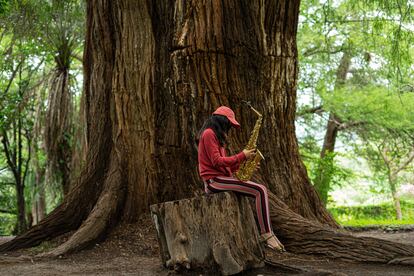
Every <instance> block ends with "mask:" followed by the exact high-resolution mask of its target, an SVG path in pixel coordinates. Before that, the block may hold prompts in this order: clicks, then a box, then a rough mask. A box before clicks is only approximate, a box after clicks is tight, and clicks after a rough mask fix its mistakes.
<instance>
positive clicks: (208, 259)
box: [151, 192, 264, 275]
mask: <svg viewBox="0 0 414 276" xmlns="http://www.w3.org/2000/svg"><path fill="white" fill-rule="evenodd" d="M151 215H152V218H153V220H154V223H155V226H156V229H157V232H158V242H159V244H160V255H161V261H162V263H163V265H164V266H165V267H167V268H170V269H172V268H174V269H175V270H180V269H190V268H191V269H203V270H208V271H219V272H221V273H222V274H224V275H232V274H236V273H239V272H241V271H244V270H247V269H251V268H257V267H263V266H264V253H263V249H262V248H261V246H260V244H259V235H258V230H257V227H256V222H255V220H254V217H253V213H252V210H251V207H250V204H249V201H248V199H247V198H246V197H243V196H238V195H236V194H234V193H232V192H223V193H217V194H212V195H204V196H199V197H194V198H190V199H184V200H177V201H168V202H164V203H161V204H156V205H151Z"/></svg>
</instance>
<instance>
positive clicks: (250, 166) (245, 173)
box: [236, 101, 264, 181]
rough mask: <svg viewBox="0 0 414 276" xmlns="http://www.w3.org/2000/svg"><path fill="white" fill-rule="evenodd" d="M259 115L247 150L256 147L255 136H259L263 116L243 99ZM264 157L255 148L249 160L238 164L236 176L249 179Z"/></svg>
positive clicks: (244, 179)
mask: <svg viewBox="0 0 414 276" xmlns="http://www.w3.org/2000/svg"><path fill="white" fill-rule="evenodd" d="M244 102H245V103H246V104H247V105H248V106H249V107H250V108H251V109H252V110H253V111H254V112H255V113H256V114H257V115H258V116H259V117H258V118H257V120H256V124H255V125H254V128H253V131H252V134H251V135H250V138H249V142H248V143H247V145H246V147H245V148H246V149H247V150H251V149H255V148H256V147H257V138H258V137H259V131H260V127H261V126H262V120H263V116H262V114H260V113H259V112H258V111H257V110H256V109H254V108H253V107H252V106H251V104H250V102H246V101H244ZM262 159H264V156H263V154H262V153H261V152H260V151H259V150H256V155H255V156H254V158H252V159H250V160H245V161H243V163H241V164H240V168H239V170H238V171H237V172H236V176H237V178H238V179H240V180H241V181H247V180H250V179H251V178H252V176H253V173H254V171H255V170H256V167H257V165H258V164H259V163H260V161H261V160H262Z"/></svg>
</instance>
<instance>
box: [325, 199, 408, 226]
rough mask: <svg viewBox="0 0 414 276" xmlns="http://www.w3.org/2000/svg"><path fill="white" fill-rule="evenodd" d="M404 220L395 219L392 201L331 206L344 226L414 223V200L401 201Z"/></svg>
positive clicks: (334, 214)
mask: <svg viewBox="0 0 414 276" xmlns="http://www.w3.org/2000/svg"><path fill="white" fill-rule="evenodd" d="M401 209H402V213H403V220H402V221H397V220H396V219H395V211H394V206H393V203H392V202H388V203H383V204H380V205H366V206H352V207H346V206H336V207H332V208H329V211H330V212H331V214H332V215H333V216H334V218H335V219H336V220H337V221H338V222H339V223H340V224H341V225H344V226H367V225H386V224H414V202H407V201H401Z"/></svg>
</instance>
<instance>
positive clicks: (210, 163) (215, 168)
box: [198, 128, 246, 180]
mask: <svg viewBox="0 0 414 276" xmlns="http://www.w3.org/2000/svg"><path fill="white" fill-rule="evenodd" d="M244 160H246V155H244V153H243V152H240V153H238V154H236V155H233V156H226V150H225V149H224V147H221V146H220V142H219V140H218V138H217V136H216V134H215V133H214V131H213V130H212V129H211V128H208V129H206V130H204V131H203V133H202V134H201V137H200V141H199V144H198V171H199V173H200V176H201V178H202V179H203V180H208V179H210V178H213V177H215V176H232V174H233V172H236V171H237V170H238V169H239V167H240V163H241V162H243V161H244Z"/></svg>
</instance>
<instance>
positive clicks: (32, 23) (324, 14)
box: [0, 0, 414, 235]
mask: <svg viewBox="0 0 414 276" xmlns="http://www.w3.org/2000/svg"><path fill="white" fill-rule="evenodd" d="M367 2H370V1H366V2H361V1H311V0H304V1H302V2H301V6H300V18H299V29H298V36H297V39H298V50H299V82H298V91H297V95H298V97H297V112H296V135H297V139H298V142H299V145H300V151H301V157H302V160H303V161H304V162H305V165H306V167H307V172H308V175H309V177H310V179H311V180H312V184H313V185H314V186H315V188H316V189H317V191H318V193H319V195H320V197H321V199H322V200H323V202H324V203H325V204H326V205H327V207H328V210H329V211H330V212H331V213H332V214H333V215H334V217H335V218H336V220H337V221H338V222H339V223H341V224H343V225H372V224H376V225H377V224H382V225H390V224H393V225H401V224H414V184H413V183H414V174H413V172H414V171H413V169H414V167H413V162H412V161H413V159H414V129H413V124H412V122H413V120H414V108H413V107H414V94H413V93H414V84H413V82H412V78H413V72H414V66H413V64H412V56H413V54H414V52H413V46H412V45H413V43H412V42H413V31H414V25H413V18H412V11H411V9H412V7H413V4H412V3H411V4H410V2H409V1H396V3H397V2H398V3H397V4H398V5H396V6H392V7H391V6H387V4H382V3H381V1H378V6H376V5H372V4H369V3H368V4H367ZM386 2H387V1H385V2H384V3H386ZM384 10H385V11H387V12H384ZM85 14H86V10H85V4H84V3H83V2H82V1H74V0H73V1H41V0H36V1H34V0H32V1H31V0H27V1H5V0H2V1H0V54H1V55H2V59H1V60H0V67H1V74H0V115H1V117H0V118H1V121H0V133H1V134H0V135H1V148H0V149H1V150H0V235H11V234H18V233H21V232H23V231H24V230H26V229H27V228H28V227H29V226H30V225H34V224H36V223H37V222H38V221H40V220H41V219H42V218H44V217H45V215H46V214H47V213H49V212H51V210H53V209H54V208H55V207H56V206H57V205H58V204H59V203H60V202H61V201H62V199H63V198H64V196H65V194H67V193H68V191H69V190H70V187H69V183H70V182H71V181H70V180H71V179H73V178H76V177H77V176H78V175H79V173H80V171H81V168H82V167H83V166H84V165H85V164H84V161H82V160H85V156H84V154H85V152H84V147H85V145H84V141H85V139H84V137H83V135H84V117H83V114H82V112H81V111H82V105H83V104H84V100H85V99H84V98H83V97H82V95H83V94H82V89H83V84H82V82H83V68H82V56H83V47H84V37H85V33H84V29H85ZM236 116H237V114H236ZM259 146H260V145H259Z"/></svg>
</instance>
